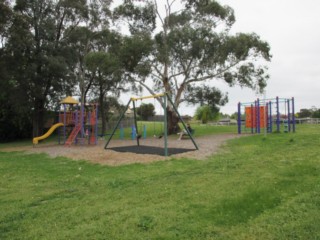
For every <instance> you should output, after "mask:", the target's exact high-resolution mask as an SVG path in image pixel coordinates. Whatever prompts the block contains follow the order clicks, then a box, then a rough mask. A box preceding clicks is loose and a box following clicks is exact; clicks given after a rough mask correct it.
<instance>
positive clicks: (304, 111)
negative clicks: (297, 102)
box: [298, 108, 312, 118]
mask: <svg viewBox="0 0 320 240" xmlns="http://www.w3.org/2000/svg"><path fill="white" fill-rule="evenodd" d="M298 116H299V118H306V117H311V116H312V110H311V109H306V108H303V109H300V112H298Z"/></svg>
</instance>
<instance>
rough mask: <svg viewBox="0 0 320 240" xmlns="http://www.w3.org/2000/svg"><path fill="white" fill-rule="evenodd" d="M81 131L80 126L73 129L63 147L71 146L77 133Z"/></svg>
mask: <svg viewBox="0 0 320 240" xmlns="http://www.w3.org/2000/svg"><path fill="white" fill-rule="evenodd" d="M80 130H81V125H80V124H78V125H77V126H75V127H74V129H73V130H72V132H71V133H70V135H69V137H68V139H67V141H66V143H65V144H64V145H65V146H69V147H70V146H71V144H72V143H73V141H74V140H75V139H76V137H77V135H78V133H79V132H80Z"/></svg>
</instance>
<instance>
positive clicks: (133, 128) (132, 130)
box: [131, 125, 137, 140]
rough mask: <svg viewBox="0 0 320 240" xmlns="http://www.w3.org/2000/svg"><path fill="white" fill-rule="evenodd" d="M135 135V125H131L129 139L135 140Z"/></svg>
mask: <svg viewBox="0 0 320 240" xmlns="http://www.w3.org/2000/svg"><path fill="white" fill-rule="evenodd" d="M136 137H137V130H136V127H135V125H132V127H131V139H132V140H135V139H136Z"/></svg>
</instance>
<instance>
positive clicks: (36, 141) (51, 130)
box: [32, 123, 63, 144]
mask: <svg viewBox="0 0 320 240" xmlns="http://www.w3.org/2000/svg"><path fill="white" fill-rule="evenodd" d="M62 126H63V123H56V124H54V125H52V127H51V128H50V129H49V130H48V132H46V133H45V134H43V135H42V136H40V137H35V138H34V139H33V140H32V142H33V144H38V142H39V140H43V139H45V138H47V137H49V136H50V135H51V134H52V133H53V131H54V130H56V128H58V127H62Z"/></svg>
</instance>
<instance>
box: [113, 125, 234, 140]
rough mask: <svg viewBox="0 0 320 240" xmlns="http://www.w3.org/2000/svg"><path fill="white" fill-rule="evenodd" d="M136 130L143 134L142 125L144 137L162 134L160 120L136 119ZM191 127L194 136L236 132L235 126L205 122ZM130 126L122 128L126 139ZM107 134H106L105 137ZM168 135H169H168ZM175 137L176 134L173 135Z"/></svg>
mask: <svg viewBox="0 0 320 240" xmlns="http://www.w3.org/2000/svg"><path fill="white" fill-rule="evenodd" d="M137 125H138V130H139V133H140V134H141V135H143V129H144V126H145V128H146V137H153V136H154V135H156V136H159V135H163V129H164V128H163V123H162V122H145V121H138V123H137ZM180 127H181V128H183V126H182V124H180ZM191 127H192V128H193V129H195V136H197V137H199V136H204V135H210V134H218V133H237V126H236V125H232V126H222V125H221V126H210V125H205V124H199V123H194V124H193V123H191ZM131 132H132V129H131V128H125V129H124V137H125V138H126V139H130V138H131ZM107 133H108V134H111V133H112V129H110V130H109V131H107ZM108 137H109V135H107V138H108ZM114 137H115V138H119V137H120V130H119V129H117V130H116V132H115V136H114ZM169 137H170V136H169ZM173 137H176V136H173Z"/></svg>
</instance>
